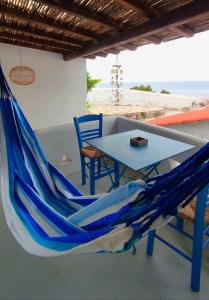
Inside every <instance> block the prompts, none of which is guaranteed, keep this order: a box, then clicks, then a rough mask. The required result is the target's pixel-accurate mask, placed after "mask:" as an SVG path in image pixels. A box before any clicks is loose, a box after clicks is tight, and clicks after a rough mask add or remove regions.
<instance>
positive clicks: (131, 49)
mask: <svg viewBox="0 0 209 300" xmlns="http://www.w3.org/2000/svg"><path fill="white" fill-rule="evenodd" d="M137 47H138V46H136V45H133V44H124V45H121V46H120V48H122V49H124V50H130V51H135V50H136V49H137Z"/></svg>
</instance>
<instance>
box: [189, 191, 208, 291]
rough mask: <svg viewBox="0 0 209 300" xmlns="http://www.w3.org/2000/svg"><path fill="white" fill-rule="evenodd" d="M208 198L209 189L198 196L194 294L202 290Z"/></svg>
mask: <svg viewBox="0 0 209 300" xmlns="http://www.w3.org/2000/svg"><path fill="white" fill-rule="evenodd" d="M207 197H208V187H206V188H204V189H203V190H202V191H201V192H200V193H199V194H198V196H197V205H196V209H195V222H194V239H193V251H192V274H191V288H192V290H193V291H194V292H199V290H200V276H201V264H202V248H203V234H204V224H205V209H206V202H207Z"/></svg>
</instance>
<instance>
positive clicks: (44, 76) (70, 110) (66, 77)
mask: <svg viewBox="0 0 209 300" xmlns="http://www.w3.org/2000/svg"><path fill="white" fill-rule="evenodd" d="M21 54H22V60H23V65H26V66H28V67H31V68H32V69H33V70H34V71H35V73H36V81H35V82H34V83H33V84H31V85H28V86H20V85H16V84H13V83H12V82H11V81H10V80H9V79H8V73H9V70H10V69H11V68H12V67H14V66H17V65H20V57H19V49H18V47H16V46H12V45H5V44H0V60H1V64H2V66H3V70H4V73H5V75H6V77H7V79H8V82H9V85H10V87H11V89H12V91H13V93H14V95H15V96H16V98H17V100H18V102H19V103H20V105H21V107H22V109H23V111H24V113H25V114H26V116H27V118H28V120H29V122H30V124H31V125H32V127H33V128H34V129H37V128H45V127H50V126H55V125H61V124H65V123H68V122H69V121H72V118H73V117H74V116H76V115H81V114H83V113H85V112H86V105H85V101H86V60H85V59H76V60H73V61H69V62H65V61H64V60H63V59H62V56H61V55H59V54H56V53H50V52H44V51H39V50H33V49H28V48H23V47H21Z"/></svg>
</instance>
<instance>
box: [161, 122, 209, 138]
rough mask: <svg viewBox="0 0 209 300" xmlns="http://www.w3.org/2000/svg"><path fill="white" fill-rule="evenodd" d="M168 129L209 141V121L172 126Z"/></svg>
mask: <svg viewBox="0 0 209 300" xmlns="http://www.w3.org/2000/svg"><path fill="white" fill-rule="evenodd" d="M166 127H167V128H172V129H175V130H178V131H181V132H185V133H188V134H191V135H195V136H198V137H199V138H203V139H207V140H209V121H201V122H195V123H185V124H178V125H170V126H166Z"/></svg>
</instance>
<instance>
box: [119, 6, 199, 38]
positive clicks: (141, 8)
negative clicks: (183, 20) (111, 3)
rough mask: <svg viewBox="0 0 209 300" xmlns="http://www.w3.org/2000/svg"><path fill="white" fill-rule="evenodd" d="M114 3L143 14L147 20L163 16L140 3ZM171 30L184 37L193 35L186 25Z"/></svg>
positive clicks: (154, 9) (156, 10)
mask: <svg viewBox="0 0 209 300" xmlns="http://www.w3.org/2000/svg"><path fill="white" fill-rule="evenodd" d="M116 1H117V2H118V3H120V4H121V5H124V6H126V7H129V8H131V9H133V10H135V11H137V12H139V13H141V14H143V16H144V17H146V18H147V19H149V20H150V19H152V18H154V17H160V16H163V13H162V11H160V10H159V9H157V8H154V7H150V6H148V5H147V4H146V3H145V2H142V1H136V0H116ZM171 29H172V30H173V31H175V32H176V33H178V34H180V35H182V36H184V37H191V36H193V35H194V33H193V32H192V30H191V29H190V28H188V27H187V26H186V25H182V26H180V27H174V28H171Z"/></svg>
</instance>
